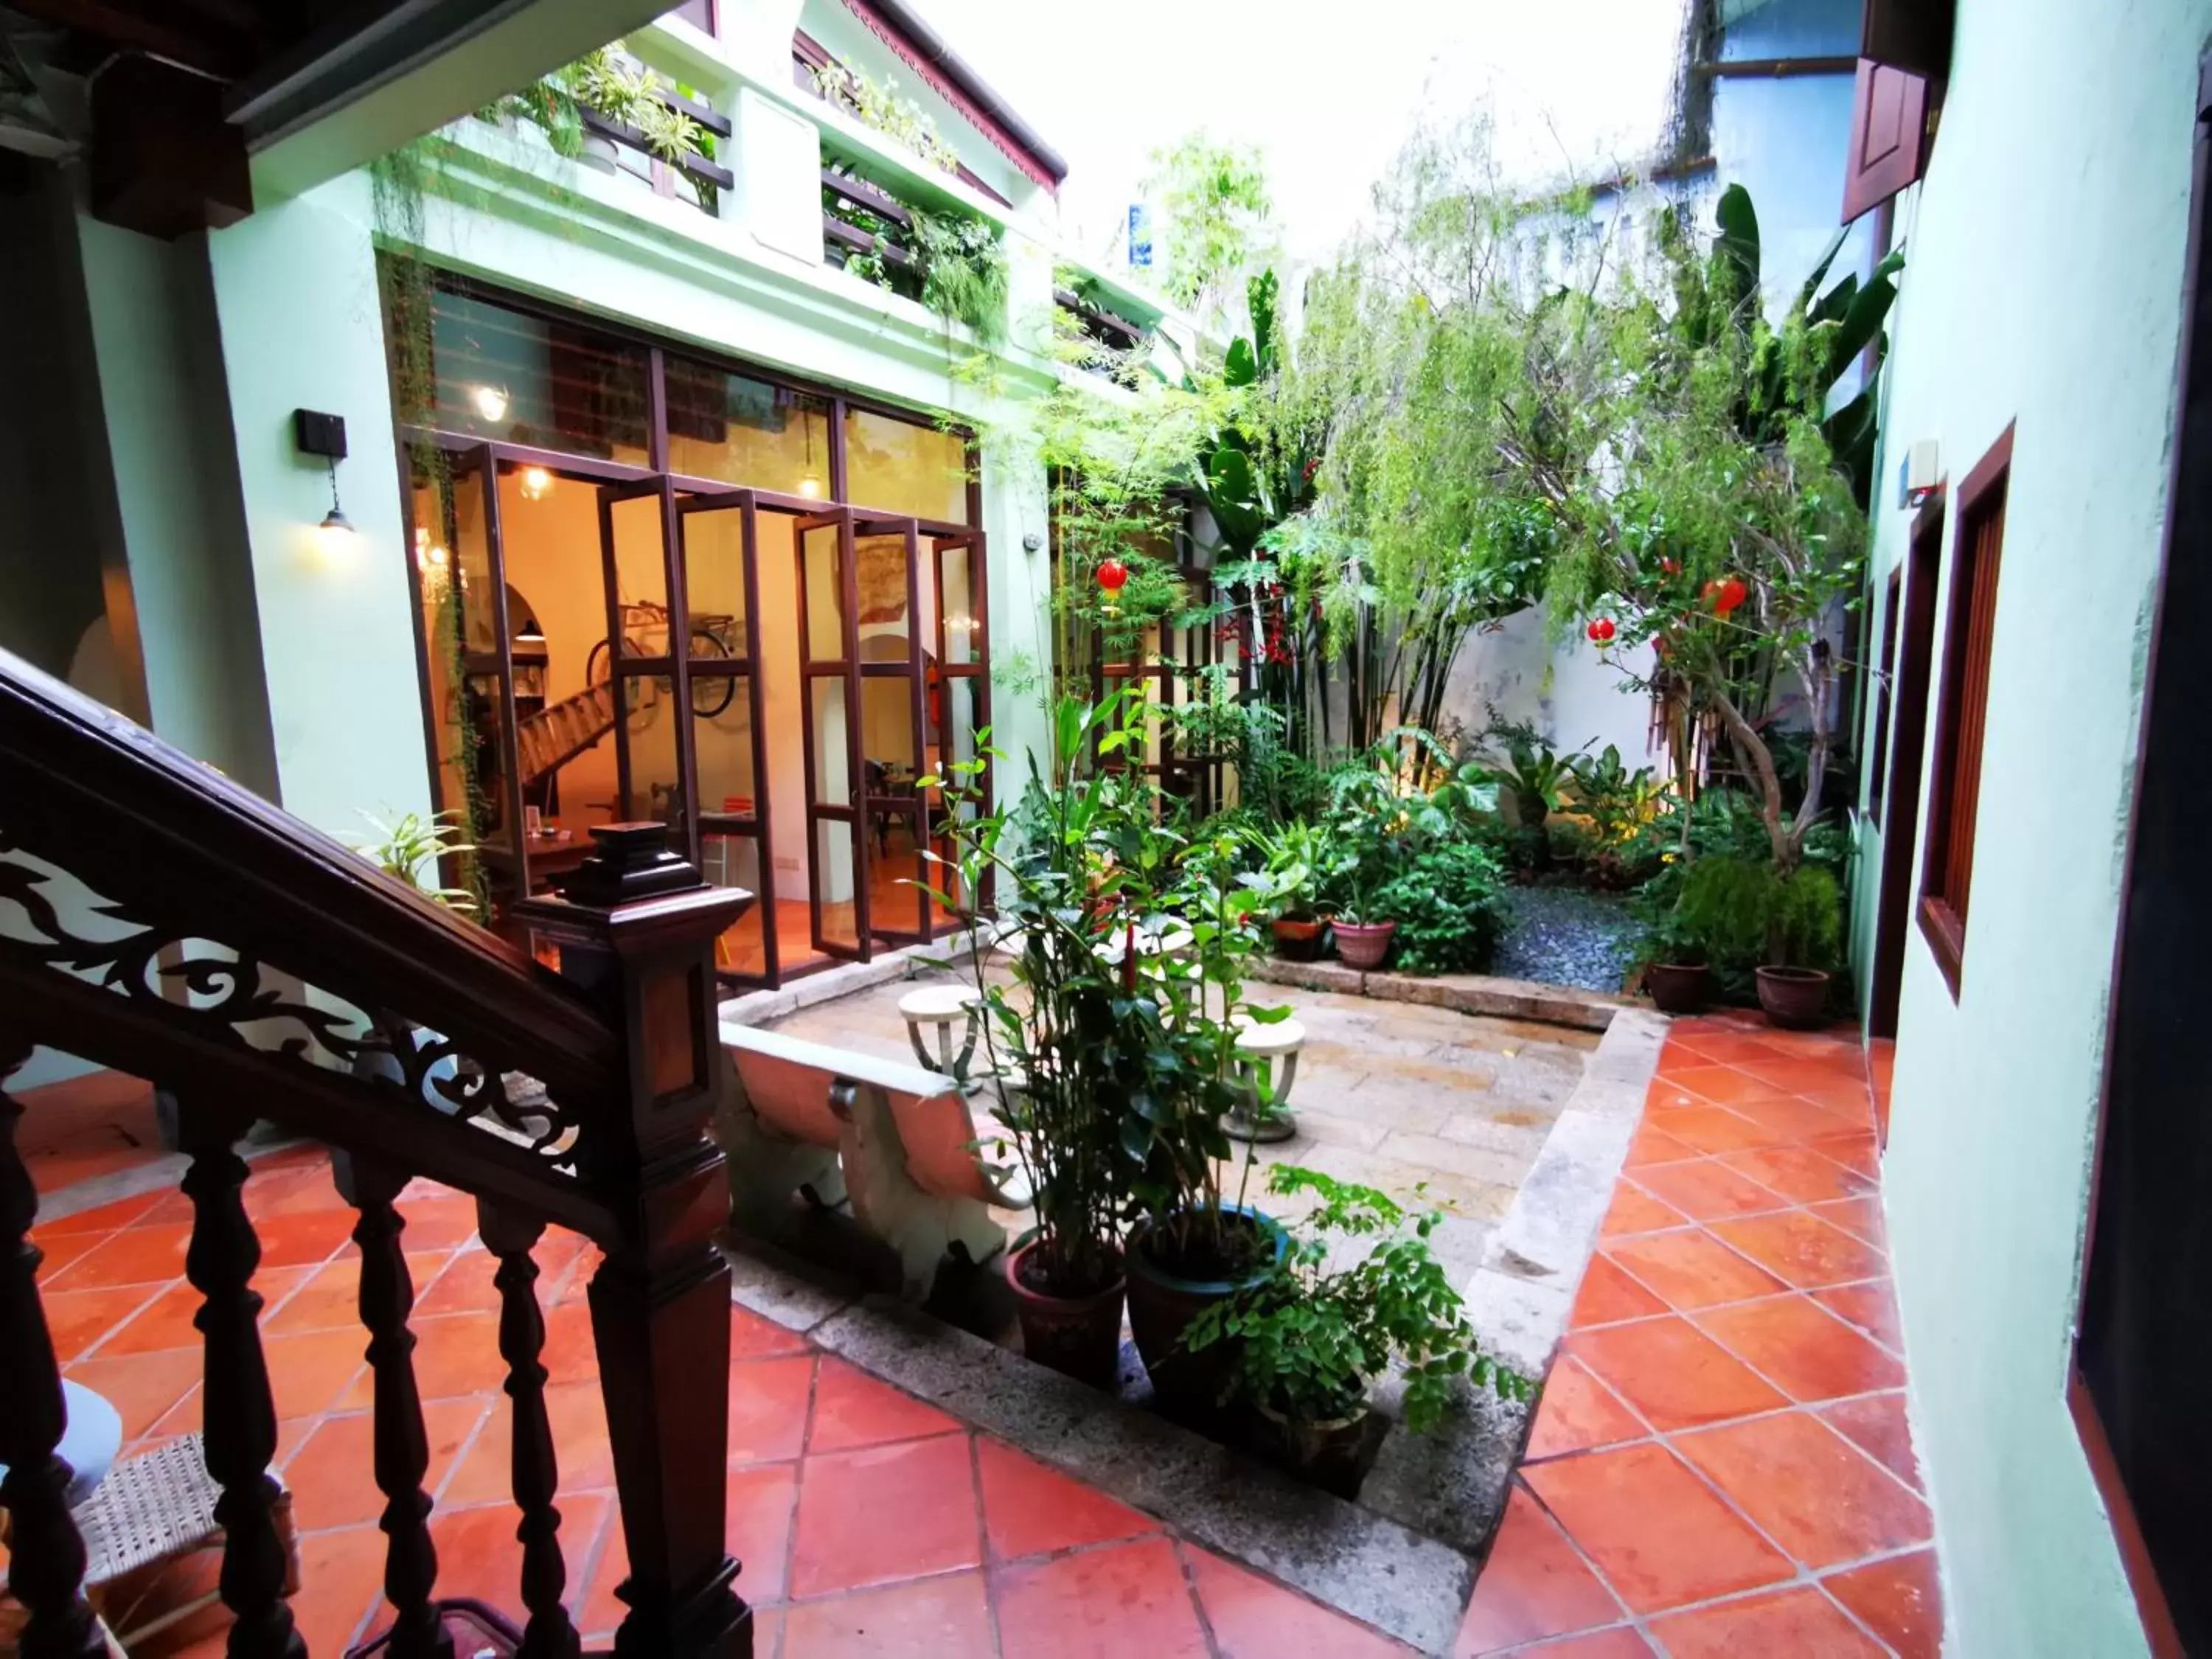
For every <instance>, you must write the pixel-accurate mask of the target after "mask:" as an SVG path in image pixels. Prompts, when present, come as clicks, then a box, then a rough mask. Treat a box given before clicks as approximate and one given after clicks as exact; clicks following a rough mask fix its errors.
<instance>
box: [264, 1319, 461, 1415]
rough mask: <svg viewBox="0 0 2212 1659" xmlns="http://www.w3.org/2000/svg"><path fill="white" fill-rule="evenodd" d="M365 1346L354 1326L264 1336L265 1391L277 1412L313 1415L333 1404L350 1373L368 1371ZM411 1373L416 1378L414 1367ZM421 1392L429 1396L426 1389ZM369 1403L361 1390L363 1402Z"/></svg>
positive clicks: (334, 1406) (350, 1378) (335, 1405)
mask: <svg viewBox="0 0 2212 1659" xmlns="http://www.w3.org/2000/svg"><path fill="white" fill-rule="evenodd" d="M367 1350H368V1335H367V1334H366V1333H364V1332H362V1331H358V1330H354V1331H307V1332H303V1333H302V1334H300V1335H297V1336H268V1337H264V1338H263V1339H262V1340H261V1357H262V1359H263V1361H264V1363H265V1364H267V1365H268V1367H269V1390H270V1393H271V1394H272V1395H275V1396H276V1415H277V1416H279V1417H316V1416H319V1415H320V1414H321V1413H324V1412H327V1411H334V1410H337V1409H338V1407H339V1402H340V1401H341V1400H342V1399H343V1398H345V1397H346V1395H347V1385H348V1384H349V1383H351V1382H352V1381H353V1379H354V1377H355V1376H356V1374H360V1375H362V1376H363V1377H364V1378H365V1377H366V1376H367V1369H368V1368H367V1367H366V1366H365V1365H364V1364H363V1363H362V1355H363V1353H365V1352H367ZM421 1376H422V1370H421V1369H420V1367H419V1366H418V1367H417V1368H416V1379H417V1380H418V1382H419V1380H420V1379H421ZM423 1397H424V1398H425V1399H428V1398H430V1397H431V1396H430V1395H428V1394H427V1393H426V1394H425V1395H424V1396H423ZM369 1403H371V1401H370V1399H369V1396H368V1395H367V1393H366V1391H365V1390H364V1394H363V1396H362V1404H363V1405H364V1406H366V1405H368V1404H369Z"/></svg>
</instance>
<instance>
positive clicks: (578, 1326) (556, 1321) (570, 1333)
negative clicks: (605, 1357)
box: [447, 1269, 599, 1383]
mask: <svg viewBox="0 0 2212 1659" xmlns="http://www.w3.org/2000/svg"><path fill="white" fill-rule="evenodd" d="M447 1271H449V1272H450V1271H451V1269H448V1270H447ZM538 1363H539V1364H543V1365H544V1367H545V1373H546V1375H547V1376H550V1377H551V1378H552V1379H553V1381H555V1382H556V1383H589V1382H595V1381H597V1380H598V1378H599V1343H598V1341H597V1340H596V1339H595V1338H594V1337H593V1336H592V1310H591V1304H588V1303H585V1302H564V1303H562V1304H561V1305H560V1306H559V1307H557V1308H548V1309H546V1310H545V1346H544V1347H543V1348H542V1349H540V1350H539V1351H538Z"/></svg>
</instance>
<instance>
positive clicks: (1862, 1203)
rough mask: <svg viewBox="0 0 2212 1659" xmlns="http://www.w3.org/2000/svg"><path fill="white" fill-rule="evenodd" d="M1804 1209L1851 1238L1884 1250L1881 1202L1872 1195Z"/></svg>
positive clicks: (1841, 1199) (1814, 1205)
mask: <svg viewBox="0 0 2212 1659" xmlns="http://www.w3.org/2000/svg"><path fill="white" fill-rule="evenodd" d="M1805 1207H1806V1208H1807V1209H1808V1210H1810V1211H1811V1212H1813V1213H1814V1215H1816V1216H1818V1217H1820V1219H1821V1220H1823V1221H1825V1222H1826V1223H1827V1224H1828V1225H1830V1226H1832V1227H1841V1228H1842V1229H1843V1230H1844V1231H1845V1232H1847V1233H1849V1234H1850V1235H1851V1237H1854V1238H1857V1239H1860V1240H1863V1241H1864V1242H1865V1243H1869V1244H1871V1245H1873V1246H1874V1247H1875V1249H1877V1250H1879V1249H1883V1248H1884V1236H1883V1232H1882V1225H1881V1200H1880V1199H1878V1198H1875V1197H1874V1196H1873V1195H1872V1194H1869V1195H1868V1196H1867V1197H1864V1198H1839V1199H1837V1200H1835V1201H1834V1202H1833V1203H1829V1204H1808V1205H1807V1206H1805Z"/></svg>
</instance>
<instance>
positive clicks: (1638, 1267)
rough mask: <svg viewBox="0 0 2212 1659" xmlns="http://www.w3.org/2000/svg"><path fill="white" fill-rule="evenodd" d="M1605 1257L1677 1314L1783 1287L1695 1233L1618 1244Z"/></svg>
mask: <svg viewBox="0 0 2212 1659" xmlns="http://www.w3.org/2000/svg"><path fill="white" fill-rule="evenodd" d="M1737 1225H1743V1224H1741V1223H1739V1224H1737ZM1605 1254H1606V1255H1607V1256H1609V1257H1611V1258H1612V1260H1613V1261H1614V1262H1615V1263H1617V1264H1618V1265H1619V1266H1620V1267H1623V1268H1624V1269H1626V1271H1627V1272H1628V1273H1632V1274H1633V1275H1634V1276H1635V1278H1636V1279H1637V1281H1638V1283H1639V1284H1641V1285H1644V1286H1645V1287H1646V1288H1647V1289H1649V1290H1650V1291H1653V1292H1655V1293H1656V1294H1657V1295H1658V1296H1659V1297H1662V1299H1663V1300H1664V1301H1665V1302H1666V1303H1667V1304H1668V1306H1670V1307H1672V1308H1674V1309H1675V1310H1678V1311H1685V1312H1686V1311H1687V1310H1690V1309H1692V1308H1711V1307H1717V1306H1718V1305H1720V1304H1722V1303H1724V1302H1745V1301H1748V1300H1749V1299H1750V1298H1751V1297H1755V1296H1771V1295H1772V1294H1773V1293H1774V1292H1775V1291H1778V1290H1781V1289H1782V1288H1783V1285H1782V1284H1781V1281H1779V1280H1778V1279H1776V1278H1775V1277H1774V1276H1773V1275H1772V1274H1771V1273H1764V1272H1762V1271H1760V1270H1759V1268H1757V1267H1753V1266H1752V1264H1751V1263H1750V1262H1748V1261H1745V1260H1744V1259H1743V1258H1742V1257H1741V1256H1740V1255H1737V1254H1736V1253H1735V1251H1734V1250H1731V1249H1729V1248H1728V1247H1727V1246H1725V1245H1723V1244H1722V1243H1719V1242H1718V1241H1717V1240H1716V1239H1715V1238H1714V1237H1712V1236H1711V1234H1709V1233H1705V1232H1703V1231H1699V1230H1698V1229H1696V1228H1686V1229H1685V1230H1684V1231H1680V1232H1675V1233H1645V1234H1644V1235H1642V1236H1641V1237H1636V1238H1623V1239H1617V1240H1615V1241H1614V1242H1613V1243H1610V1244H1608V1245H1607V1246H1606V1247H1605Z"/></svg>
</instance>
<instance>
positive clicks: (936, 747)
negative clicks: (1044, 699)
mask: <svg viewBox="0 0 2212 1659" xmlns="http://www.w3.org/2000/svg"><path fill="white" fill-rule="evenodd" d="M927 592H928V595H929V604H930V609H931V611H933V616H934V624H935V625H934V629H933V635H934V640H933V643H934V645H935V647H936V648H935V654H934V656H933V659H932V660H931V662H930V664H929V665H928V670H927V674H926V676H925V681H924V690H925V691H926V693H927V702H926V706H925V712H926V714H927V720H928V729H927V741H928V747H929V755H928V762H929V765H928V770H929V772H930V773H931V774H933V775H937V776H940V777H943V778H945V779H947V780H949V781H951V782H953V783H955V784H956V785H957V786H958V787H959V789H960V793H962V794H963V795H969V794H970V793H973V792H976V791H980V792H981V793H980V798H978V799H965V800H963V801H962V802H960V803H959V804H957V805H954V804H951V803H949V802H948V801H947V800H946V799H945V792H944V790H942V789H933V790H930V791H928V792H927V798H926V799H924V800H923V801H922V803H921V807H922V811H923V813H924V814H925V817H926V822H927V826H928V834H929V836H930V842H931V845H932V847H933V848H934V849H935V851H936V854H937V857H938V860H941V861H940V862H934V863H932V864H931V865H930V866H928V868H927V872H926V879H927V882H928V884H929V885H930V886H931V887H932V888H933V889H934V890H937V891H938V892H939V893H942V894H943V895H945V897H946V898H947V899H949V900H950V901H951V902H952V904H953V906H954V907H956V911H957V912H967V911H971V910H973V909H974V908H975V902H976V901H975V896H971V895H970V894H969V893H967V892H965V891H964V890H962V889H961V887H960V885H959V882H958V878H957V873H956V868H955V862H954V861H955V860H956V856H957V855H956V852H955V848H954V846H953V843H952V841H951V835H950V831H951V825H952V823H953V820H954V817H955V815H956V814H957V817H958V818H959V819H961V820H963V821H971V822H972V821H973V819H974V818H975V816H976V814H977V812H978V811H983V812H988V811H990V810H991V807H992V788H993V784H994V780H993V778H992V776H991V765H990V760H989V757H987V755H986V754H984V752H983V748H982V744H981V743H980V742H979V741H978V739H977V736H976V734H977V733H978V732H985V731H987V730H988V729H989V728H990V725H991V641H990V632H989V628H988V622H987V618H988V616H989V611H990V605H989V593H988V591H987V561H986V558H985V552H984V544H983V537H982V533H981V532H980V531H978V532H970V533H969V534H967V535H962V536H947V535H933V536H932V537H931V538H930V540H929V552H928V556H927ZM978 762H980V763H981V767H982V769H981V771H980V772H975V773H973V774H970V773H967V772H963V771H961V770H958V769H959V768H961V767H963V766H967V765H971V764H974V763H978ZM991 898H992V894H991V878H990V877H989V875H988V874H986V875H985V877H984V890H983V892H982V894H981V901H982V903H983V904H984V905H985V906H986V907H987V906H988V905H989V904H990V902H991ZM965 920H966V917H965V915H961V914H954V915H947V916H944V917H942V918H941V919H940V923H939V931H943V930H944V928H945V927H947V926H953V925H960V924H963V923H964V921H965Z"/></svg>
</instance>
